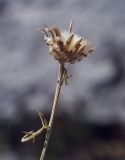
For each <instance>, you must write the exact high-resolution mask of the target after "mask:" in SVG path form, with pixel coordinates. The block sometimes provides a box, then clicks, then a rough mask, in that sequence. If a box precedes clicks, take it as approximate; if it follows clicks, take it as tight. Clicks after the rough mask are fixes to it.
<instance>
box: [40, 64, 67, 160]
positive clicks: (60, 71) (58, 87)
mask: <svg viewBox="0 0 125 160" xmlns="http://www.w3.org/2000/svg"><path fill="white" fill-rule="evenodd" d="M64 72H65V68H64V64H62V63H59V69H58V78H57V85H56V91H55V96H54V101H53V106H52V111H51V116H50V120H49V125H48V128H47V132H46V137H45V141H44V146H43V149H42V153H41V157H40V160H44V157H45V154H46V150H47V147H48V143H49V139H50V134H51V130H52V125H53V121H54V117H55V112H56V107H57V103H58V99H59V95H60V90H61V86H62V84H63V80H64Z"/></svg>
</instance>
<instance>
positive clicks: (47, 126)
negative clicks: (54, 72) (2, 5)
mask: <svg viewBox="0 0 125 160" xmlns="http://www.w3.org/2000/svg"><path fill="white" fill-rule="evenodd" d="M41 31H42V32H43V33H44V40H45V42H46V44H47V45H48V47H49V53H50V55H53V56H54V58H55V59H56V60H58V62H59V69H58V78H57V85H56V90H55V96H54V101H53V105H52V111H51V116H50V120H49V123H47V121H46V119H45V118H44V116H43V114H42V113H40V112H38V115H39V117H40V119H41V123H42V127H41V128H40V129H39V130H38V131H30V132H24V133H25V136H24V137H23V138H22V139H21V142H27V141H30V140H33V142H34V141H35V138H36V137H37V136H38V135H39V134H41V133H42V132H43V131H44V130H46V137H45V142H44V146H43V149H42V153H41V157H40V160H44V157H45V154H46V150H47V147H48V142H49V138H50V133H51V130H52V126H53V121H54V117H55V112H56V107H57V102H58V99H59V94H60V90H61V87H62V85H63V83H64V82H65V84H67V80H68V78H69V76H68V74H67V70H66V68H65V63H66V62H69V63H75V62H78V61H81V60H82V59H83V58H84V57H86V56H88V55H89V54H91V53H92V51H93V50H94V49H93V48H90V44H89V42H88V41H87V40H86V39H83V38H81V37H80V36H78V35H76V34H73V32H72V21H71V22H70V25H69V30H68V31H63V32H61V31H60V30H59V28H57V27H52V28H50V27H47V26H44V28H42V29H41Z"/></svg>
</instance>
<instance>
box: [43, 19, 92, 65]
mask: <svg viewBox="0 0 125 160" xmlns="http://www.w3.org/2000/svg"><path fill="white" fill-rule="evenodd" d="M42 32H44V34H45V36H44V40H45V42H46V44H47V45H48V46H49V53H50V54H51V55H53V56H54V58H55V59H56V60H58V61H59V62H61V63H66V62H69V63H75V62H78V61H81V60H82V58H83V57H86V56H87V55H89V54H91V53H92V51H93V50H94V49H93V48H90V44H89V42H88V41H87V40H86V39H84V38H81V37H80V36H78V35H76V34H74V33H73V32H72V21H71V23H70V25H69V30H68V31H63V32H62V31H60V29H59V28H58V27H52V28H50V27H47V26H44V28H43V29H42Z"/></svg>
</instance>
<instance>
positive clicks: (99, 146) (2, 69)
mask: <svg viewBox="0 0 125 160" xmlns="http://www.w3.org/2000/svg"><path fill="white" fill-rule="evenodd" d="M70 20H73V31H74V32H75V33H77V34H78V35H80V36H82V37H84V38H87V39H88V40H89V41H90V42H91V46H92V47H94V48H95V51H94V54H93V55H90V56H89V57H87V58H85V59H84V60H83V61H81V62H80V63H77V64H73V65H71V64H67V69H68V73H69V74H71V75H72V77H71V78H70V80H69V84H68V86H63V89H62V91H61V96H60V100H59V104H58V110H57V114H56V119H55V123H54V127H53V131H52V136H51V140H50V143H49V149H48V151H47V156H46V159H48V160H64V159H65V160H70V159H71V160H119V159H120V160H124V159H125V1H124V0H94V1H92V0H60V1H59V0H35V1H33V0H0V160H35V159H39V156H40V152H41V149H42V141H41V139H42V140H44V136H45V135H44V134H43V136H41V137H39V138H38V139H36V142H35V144H32V142H29V143H26V144H21V142H20V139H21V137H22V136H23V133H22V131H29V130H33V129H37V128H39V127H40V125H41V124H40V120H39V118H38V115H37V114H36V112H34V111H33V109H38V110H39V111H41V112H44V113H45V116H46V117H47V119H49V116H50V111H51V106H52V100H53V95H54V90H55V85H56V76H57V66H58V63H57V61H55V60H54V59H53V57H52V56H50V55H49V54H48V48H47V46H46V44H45V43H44V41H43V35H42V34H41V33H40V32H39V31H38V28H40V27H42V26H43V25H44V24H46V25H48V26H58V27H60V28H61V29H62V30H66V29H68V25H69V22H70Z"/></svg>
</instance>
